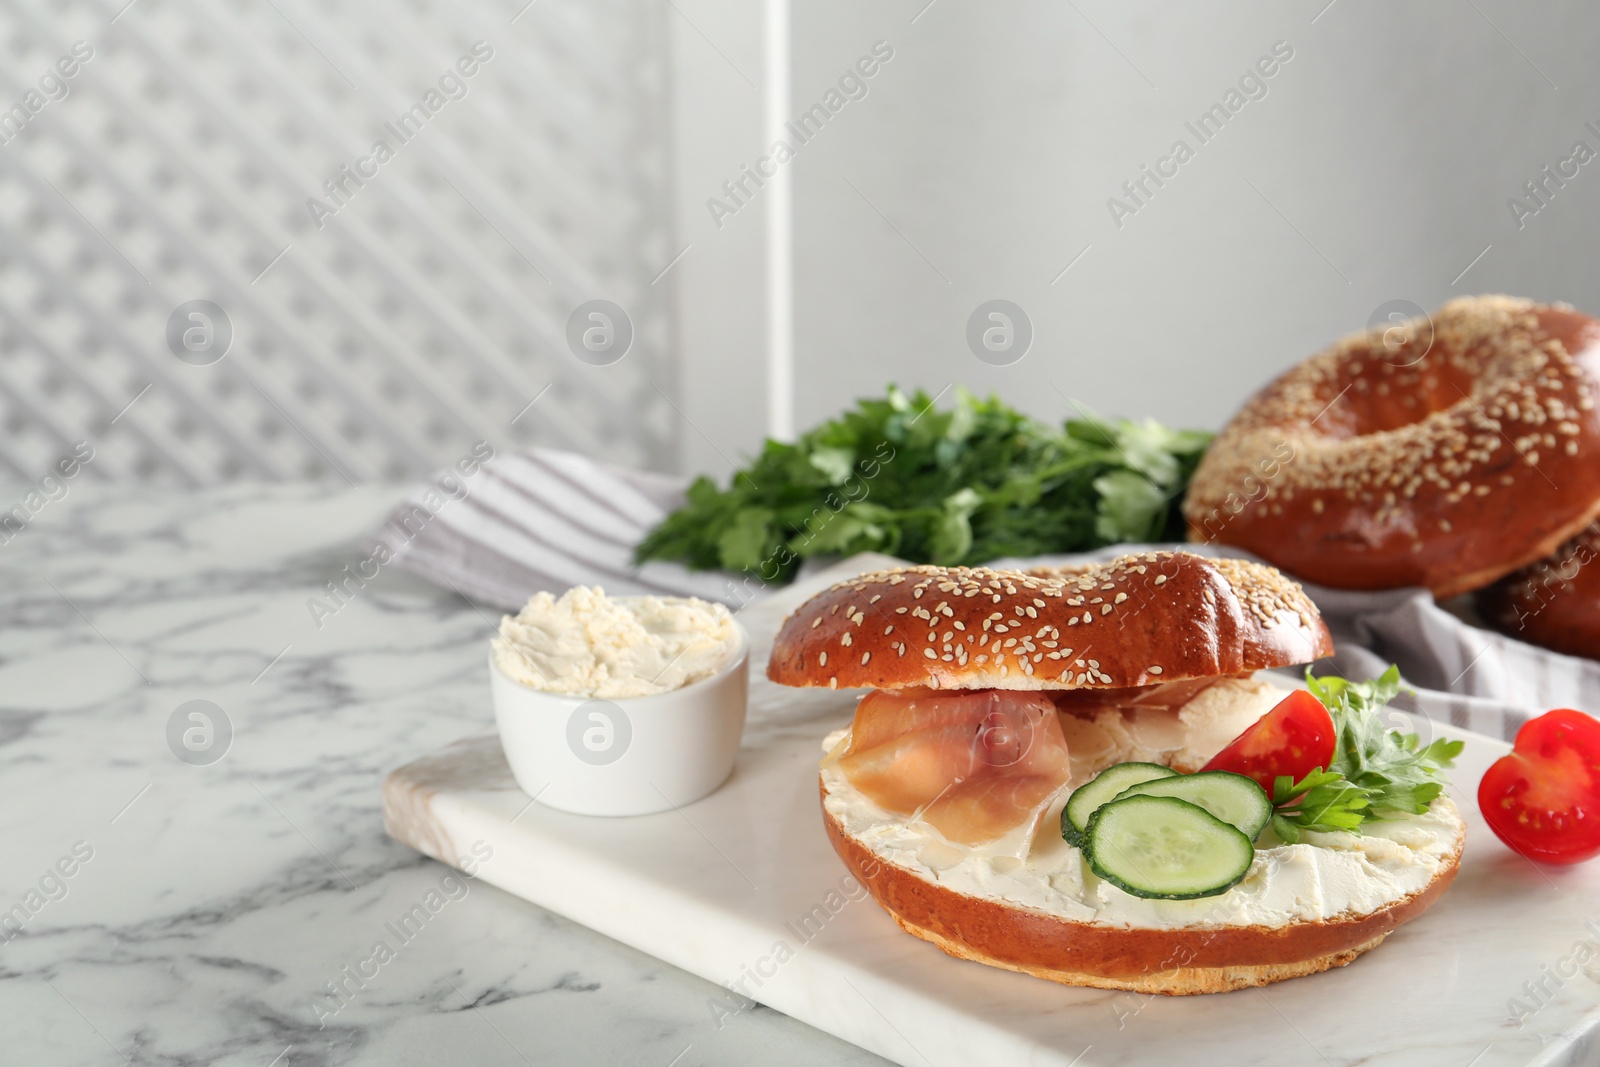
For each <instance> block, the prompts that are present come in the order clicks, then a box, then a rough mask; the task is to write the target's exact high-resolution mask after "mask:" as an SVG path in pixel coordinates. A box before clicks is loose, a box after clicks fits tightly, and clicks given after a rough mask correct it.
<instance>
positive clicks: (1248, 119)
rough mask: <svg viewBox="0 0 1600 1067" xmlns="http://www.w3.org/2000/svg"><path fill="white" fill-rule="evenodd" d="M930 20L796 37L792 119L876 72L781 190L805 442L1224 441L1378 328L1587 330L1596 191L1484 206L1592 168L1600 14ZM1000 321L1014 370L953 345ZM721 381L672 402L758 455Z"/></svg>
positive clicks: (809, 28) (1012, 15)
mask: <svg viewBox="0 0 1600 1067" xmlns="http://www.w3.org/2000/svg"><path fill="white" fill-rule="evenodd" d="M925 3H926V0H907V2H904V3H894V4H874V5H863V4H859V3H849V2H844V0H805V2H803V3H797V4H796V7H795V11H794V26H793V35H794V67H793V69H794V74H793V83H792V93H793V100H794V106H795V109H796V110H797V111H798V110H801V109H803V108H805V107H807V106H809V105H810V104H811V103H813V102H816V101H818V100H820V99H821V98H822V97H823V94H824V93H825V92H826V90H827V89H828V88H829V87H830V86H832V85H833V84H834V83H835V82H836V80H837V79H838V78H839V76H840V75H841V73H843V72H844V71H845V70H846V69H847V68H848V67H849V66H850V64H852V63H853V62H854V61H855V60H856V58H857V57H858V56H861V55H863V54H865V53H867V52H868V51H869V50H870V49H871V47H872V45H873V43H874V42H875V41H877V40H884V41H887V42H888V43H889V44H890V45H891V46H892V47H893V49H894V58H893V59H892V60H891V61H890V62H889V63H888V64H887V65H885V66H884V68H883V69H882V70H881V71H880V72H879V73H878V74H877V75H876V76H875V77H874V78H872V79H871V80H870V82H869V83H868V84H869V93H868V95H867V96H866V97H865V98H864V99H861V100H858V101H854V102H851V103H849V104H847V105H846V106H845V107H844V108H843V109H842V110H841V111H840V112H839V114H838V115H837V116H835V117H834V118H833V119H832V120H830V122H829V124H828V125H827V127H826V128H825V129H824V131H823V132H822V134H821V135H819V136H818V137H816V138H815V139H814V140H813V141H811V142H810V143H809V144H807V145H805V146H803V147H802V148H801V149H800V150H799V152H798V154H797V157H796V159H795V161H794V163H793V168H794V174H795V177H796V183H797V184H796V192H795V216H796V241H797V263H796V274H797V288H796V301H797V304H796V317H797V356H796V365H797V374H798V383H797V385H798V408H799V412H798V414H799V424H800V425H801V426H802V427H805V426H807V425H810V424H811V423H814V422H815V421H817V420H819V419H821V418H825V417H827V416H829V415H831V414H833V413H835V412H837V411H838V410H839V409H840V408H841V407H842V406H843V405H845V404H846V403H847V402H848V401H849V400H850V399H852V398H853V397H855V396H858V395H861V394H867V393H874V392H877V391H879V390H881V389H882V388H883V386H884V384H885V382H887V381H890V380H894V381H898V382H900V383H901V384H903V385H908V386H909V385H920V386H922V387H924V388H927V389H928V390H929V391H930V392H936V391H938V390H940V389H941V388H943V387H945V386H946V385H948V384H950V383H963V384H966V385H968V386H971V387H972V388H974V389H976V390H980V391H989V390H994V391H997V392H999V393H1001V394H1002V395H1003V396H1005V397H1006V398H1007V399H1009V400H1011V401H1012V402H1014V403H1017V404H1019V405H1021V406H1022V407H1024V408H1026V409H1029V410H1031V411H1033V412H1035V413H1036V414H1038V415H1041V416H1044V417H1048V418H1051V419H1059V418H1061V417H1063V416H1064V415H1066V414H1068V413H1069V411H1070V408H1069V406H1068V403H1067V401H1066V400H1065V399H1064V398H1063V395H1062V394H1063V393H1065V394H1067V395H1070V396H1072V397H1073V398H1075V399H1077V400H1079V401H1081V402H1083V403H1085V404H1086V405H1090V406H1092V407H1094V408H1097V409H1099V410H1102V411H1107V412H1113V413H1123V414H1130V415H1154V416H1156V417H1158V418H1161V419H1163V420H1167V421H1169V422H1175V423H1182V424H1188V425H1199V426H1217V425H1219V424H1220V423H1221V422H1222V421H1223V420H1225V419H1226V418H1227V416H1228V415H1229V413H1230V412H1231V411H1232V410H1233V409H1234V408H1235V407H1237V405H1238V404H1239V403H1240V402H1241V401H1242V400H1243V398H1244V397H1245V396H1246V395H1248V393H1249V392H1250V391H1251V390H1253V389H1254V388H1255V387H1257V386H1258V385H1260V384H1261V383H1262V382H1264V381H1265V380H1266V379H1267V378H1269V377H1270V376H1271V375H1273V374H1274V373H1275V372H1277V371H1279V370H1281V369H1283V368H1285V367H1287V366H1288V365H1290V364H1292V363H1294V362H1296V361H1298V360H1300V359H1302V358H1304V357H1305V356H1307V355H1309V354H1310V353H1311V352H1313V351H1315V350H1317V349H1319V348H1320V347H1322V346H1323V345H1325V344H1327V343H1328V342H1330V341H1331V340H1333V339H1334V338H1336V337H1337V336H1339V335H1341V334H1343V333H1345V332H1347V331H1350V330H1354V329H1358V328H1360V327H1362V326H1363V325H1364V324H1365V323H1366V321H1367V319H1368V317H1369V316H1370V315H1371V313H1372V312H1373V311H1374V309H1376V308H1377V307H1378V306H1379V305H1381V304H1383V303H1384V302H1385V301H1388V300H1391V299H1397V298H1398V299H1408V300H1412V301H1414V302H1416V303H1417V304H1419V305H1421V306H1422V307H1424V308H1428V309H1432V308H1434V307H1436V306H1437V305H1438V304H1439V303H1440V302H1442V301H1444V300H1445V299H1448V298H1449V297H1450V296H1452V295H1456V294H1461V293H1474V292H1486V291H1506V292H1513V293H1519V294H1526V295H1530V296H1536V297H1540V298H1546V299H1562V300H1568V301H1571V302H1573V303H1575V304H1577V305H1579V306H1580V307H1587V308H1589V309H1590V310H1596V311H1600V269H1597V264H1596V259H1595V255H1594V252H1593V249H1594V248H1595V246H1596V240H1597V238H1600V212H1597V210H1596V209H1597V206H1600V162H1597V163H1594V164H1590V165H1588V166H1585V167H1583V168H1582V169H1581V170H1580V172H1579V174H1578V176H1577V177H1576V178H1575V179H1573V180H1571V181H1570V182H1569V183H1568V185H1567V187H1566V188H1565V189H1562V190H1560V191H1559V192H1558V193H1557V195H1556V196H1555V197H1554V198H1553V199H1552V200H1551V202H1550V205H1549V206H1548V207H1547V208H1544V209H1543V210H1541V211H1540V212H1539V213H1538V214H1537V215H1536V216H1534V217H1532V218H1530V219H1527V220H1526V225H1525V227H1524V228H1523V229H1521V230H1520V231H1519V229H1518V228H1517V225H1516V224H1515V222H1514V221H1513V219H1512V216H1511V214H1510V212H1509V211H1508V209H1507V206H1506V201H1507V199H1508V198H1509V197H1511V196H1513V195H1516V194H1517V193H1518V192H1519V190H1520V187H1521V185H1522V183H1523V182H1525V181H1527V180H1529V179H1530V178H1533V177H1535V176H1537V174H1538V172H1539V169H1540V167H1541V166H1543V165H1544V164H1546V163H1550V164H1554V163H1555V162H1556V161H1557V159H1559V158H1560V157H1562V156H1565V155H1566V154H1568V152H1569V151H1570V149H1571V146H1572V144H1573V142H1574V141H1576V140H1579V139H1583V140H1585V141H1587V142H1588V144H1589V145H1590V147H1592V148H1594V149H1596V150H1597V151H1600V136H1597V135H1596V134H1595V133H1593V132H1592V131H1590V130H1587V129H1586V128H1585V126H1584V123H1585V121H1586V120H1590V119H1593V120H1594V121H1595V123H1596V126H1597V127H1600V74H1597V73H1596V70H1595V64H1594V62H1593V57H1594V56H1595V55H1596V54H1597V52H1600V48H1597V46H1600V10H1597V9H1596V8H1594V7H1593V5H1584V4H1580V3H1577V2H1575V0H1569V2H1563V3H1552V4H1542V5H1539V6H1538V7H1537V8H1534V7H1531V6H1528V5H1522V6H1517V5H1513V4H1511V3H1510V2H1509V0H1472V2H1466V0H1457V2H1443V0H1441V2H1434V3H1407V4H1405V5H1378V4H1369V3H1362V2H1359V0H1337V2H1336V3H1334V4H1333V5H1332V6H1331V7H1329V8H1327V9H1326V10H1322V9H1323V7H1324V4H1325V3H1326V0H1312V2H1309V3H1306V2H1297V3H1293V4H1283V3H1265V2H1238V0H1232V2H1227V3H1220V4H1219V3H1211V4H1206V5H1182V6H1180V5H1178V4H1174V3H1168V4H1159V5H1158V4H1154V3H1142V4H1127V3H1113V2H1111V0H1075V6H1074V5H1070V4H1066V3H1060V2H1050V3H1045V2H1037V3H1007V4H1003V5H999V4H979V3H976V2H963V0H937V2H936V3H934V4H933V5H932V6H931V7H928V8H926V10H923V7H924V4H925ZM1474 5H1475V6H1474ZM747 6H749V7H754V5H747ZM919 11H921V14H920V16H919V14H918V13H919ZM1319 11H1320V12H1321V13H1320V15H1319ZM1080 13H1081V14H1080ZM914 18H915V21H913V19H914ZM1491 20H1492V22H1491ZM1497 27H1498V29H1497ZM1502 33H1503V34H1504V36H1502ZM1277 41H1285V42H1287V43H1288V45H1289V46H1290V47H1292V48H1293V53H1294V54H1293V58H1292V59H1291V60H1290V61H1289V62H1288V63H1287V64H1285V65H1283V66H1282V68H1281V70H1279V71H1278V73H1276V74H1275V76H1273V77H1272V78H1271V79H1270V80H1268V81H1267V83H1266V84H1267V87H1268V93H1267V95H1266V96H1265V97H1264V98H1262V99H1258V100H1254V101H1250V102H1248V103H1247V104H1246V105H1245V106H1244V107H1243V108H1242V109H1241V110H1240V111H1239V113H1238V114H1237V115H1235V116H1233V117H1232V119H1231V120H1230V121H1229V123H1228V125H1227V126H1226V128H1225V129H1224V130H1223V131H1222V132H1221V133H1220V134H1219V135H1218V136H1217V137H1216V139H1215V140H1213V141H1212V142H1211V143H1208V144H1205V145H1199V144H1198V142H1197V140H1196V139H1195V138H1194V137H1193V135H1192V134H1190V133H1189V132H1188V131H1186V130H1185V128H1184V123H1185V121H1186V120H1191V119H1193V118H1194V117H1196V116H1197V115H1198V114H1199V113H1200V112H1202V111H1203V110H1204V109H1205V108H1206V107H1208V106H1209V105H1210V104H1212V103H1213V102H1216V101H1218V100H1219V99H1220V98H1221V97H1222V95H1223V93H1224V92H1225V90H1227V89H1228V88H1230V87H1232V86H1234V85H1235V84H1236V83H1237V81H1238V79H1239V78H1240V76H1241V75H1242V74H1243V73H1245V72H1246V71H1247V70H1248V69H1249V68H1250V67H1251V65H1252V64H1253V63H1254V62H1255V61H1256V60H1257V58H1258V57H1260V56H1263V55H1265V54H1267V53H1269V52H1270V50H1271V48H1272V46H1273V44H1274V42H1277ZM1513 42H1514V43H1513ZM751 48H752V51H751V52H750V56H751V58H752V59H754V58H756V57H758V55H759V53H757V52H755V51H754V43H753V42H752V44H751ZM1119 53H1120V54H1119ZM1535 65H1537V69H1536V67H1535ZM1541 72H1542V73H1541ZM1547 78H1548V79H1549V80H1548V81H1547V80H1546V79H1547ZM1552 82H1553V83H1554V85H1552V84H1551V83H1552ZM1555 86H1559V89H1557V88H1555ZM1180 137H1182V138H1184V139H1186V140H1188V141H1189V142H1190V145H1191V147H1194V148H1196V153H1195V156H1194V158H1193V159H1192V160H1191V161H1190V162H1188V163H1187V164H1185V165H1184V166H1182V167H1181V168H1180V170H1179V173H1178V175H1177V176H1176V177H1175V178H1173V179H1171V180H1170V181H1169V182H1168V184H1167V185H1166V186H1165V187H1164V188H1162V189H1160V190H1159V191H1158V192H1157V193H1156V194H1155V195H1154V196H1153V197H1152V198H1151V199H1150V201H1149V203H1148V206H1146V207H1144V208H1142V209H1140V210H1139V211H1138V212H1137V214H1136V215H1134V216H1133V217H1131V218H1127V219H1125V220H1124V225H1123V226H1122V227H1121V228H1120V229H1119V228H1118V227H1117V226H1115V225H1114V224H1113V222H1112V220H1111V216H1110V213H1109V212H1108V209H1107V205H1106V201H1107V198H1108V197H1110V196H1112V195H1115V194H1118V193H1119V186H1120V185H1121V184H1122V182H1124V181H1125V180H1128V179H1129V178H1132V177H1135V176H1137V174H1138V171H1139V168H1140V166H1141V165H1143V164H1147V163H1148V164H1154V163H1155V161H1156V160H1157V158H1158V157H1160V156H1162V155H1164V154H1165V153H1166V152H1167V151H1168V150H1169V148H1170V147H1171V145H1172V143H1173V142H1174V140H1176V139H1178V138H1180ZM852 183H853V185H854V187H855V188H852ZM857 190H859V192H858V191H857ZM869 201H870V203H869ZM880 212H881V214H880ZM737 221H738V223H739V224H740V225H745V224H747V219H746V218H745V217H742V216H741V217H740V218H739V219H738V220H737ZM752 229H753V227H752ZM897 231H898V232H897ZM1085 246H1089V251H1088V252H1087V253H1086V254H1084V256H1083V258H1082V259H1081V260H1080V261H1078V263H1077V264H1076V265H1075V266H1074V267H1073V268H1072V270H1071V271H1069V272H1068V273H1067V274H1066V275H1064V276H1062V277H1060V279H1059V280H1058V281H1055V282H1054V284H1052V279H1055V278H1056V277H1057V275H1058V274H1059V272H1060V271H1061V270H1062V268H1063V267H1065V266H1066V265H1067V264H1068V262H1069V261H1071V260H1072V259H1073V257H1075V256H1077V255H1078V253H1079V252H1080V251H1081V250H1082V249H1084V248H1085ZM1487 246H1492V247H1490V248H1489V251H1488V252H1487V254H1485V255H1483V258H1482V259H1481V260H1479V261H1478V262H1477V263H1476V265H1475V266H1473V267H1472V269H1471V270H1470V271H1468V272H1467V273H1466V275H1465V276H1464V277H1461V278H1460V279H1459V280H1457V276H1458V275H1460V274H1461V272H1462V271H1463V269H1464V268H1466V267H1467V265H1468V264H1469V263H1470V262H1472V261H1473V259H1474V257H1476V256H1478V255H1479V253H1480V252H1482V251H1483V250H1484V249H1485V247H1487ZM994 297H1003V298H1006V299H1009V300H1012V301H1014V302H1015V303H1017V304H1019V305H1020V306H1021V307H1022V308H1023V309H1024V310H1025V311H1026V312H1027V313H1028V314H1029V316H1030V317H1031V318H1032V320H1033V324H1034V327H1035V331H1036V335H1035V340H1034V343H1033V348H1032V350H1031V351H1030V352H1029V353H1028V355H1027V356H1026V357H1025V358H1024V359H1022V360H1021V361H1020V362H1019V363H1016V364H1015V365H1012V366H1008V367H991V366H987V365H985V364H983V363H981V362H979V361H978V360H977V359H976V358H975V357H974V356H973V355H972V354H971V353H970V352H969V351H968V349H967V346H966V343H965V339H964V332H965V325H966V320H967V317H968V315H969V314H970V312H971V311H972V310H973V308H974V307H975V306H976V305H977V304H978V303H979V302H981V301H984V300H987V299H990V298H994ZM685 357H686V360H687V362H688V364H689V365H691V366H692V365H694V363H695V361H696V360H697V359H700V360H711V361H712V362H717V361H722V360H727V359H729V358H730V356H729V354H728V353H718V352H700V353H697V352H695V351H693V350H688V351H686V352H685ZM729 367H730V370H734V371H736V373H733V374H732V375H731V376H730V377H729V379H728V381H729V382H730V383H732V384H731V385H730V387H729V388H727V389H726V390H722V391H720V392H719V391H718V390H717V385H718V380H719V377H718V375H716V374H702V376H701V384H700V385H698V386H697V387H696V388H697V389H698V390H701V391H700V392H699V393H698V394H697V395H698V399H697V403H698V404H699V406H700V407H701V408H702V409H703V410H708V411H710V410H719V409H721V410H727V411H729V412H742V414H741V415H740V416H739V417H738V418H737V419H735V422H736V423H737V426H736V431H737V432H736V433H730V435H729V436H728V437H725V438H724V439H723V440H722V441H721V445H722V447H723V449H724V450H725V451H730V452H731V451H734V450H737V449H749V448H752V447H754V446H755V444H756V439H757V430H756V429H755V427H754V426H753V425H752V422H753V420H752V419H751V418H749V417H748V415H749V413H750V411H751V409H753V408H758V407H759V397H757V396H747V394H746V392H745V390H746V389H747V388H748V382H747V378H748V375H747V374H745V373H744V371H743V370H742V369H737V368H734V367H733V365H732V364H729ZM686 457H687V459H688V461H689V463H690V464H691V466H694V465H695V464H696V461H697V460H704V459H705V457H704V456H703V455H701V456H696V455H695V454H694V448H693V445H692V443H690V445H689V447H687V448H686ZM718 462H719V463H720V460H719V461H718ZM699 467H700V469H707V470H711V469H718V468H717V467H716V466H715V465H708V464H707V463H704V462H701V463H699ZM722 469H725V465H723V466H722Z"/></svg>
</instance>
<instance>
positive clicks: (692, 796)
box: [489, 586, 749, 815]
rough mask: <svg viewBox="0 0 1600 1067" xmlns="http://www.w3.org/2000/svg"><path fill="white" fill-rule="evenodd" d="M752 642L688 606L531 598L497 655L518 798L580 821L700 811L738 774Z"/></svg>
mask: <svg viewBox="0 0 1600 1067" xmlns="http://www.w3.org/2000/svg"><path fill="white" fill-rule="evenodd" d="M748 652H749V639H748V638H747V637H746V635H745V633H744V629H743V627H741V626H740V625H739V624H738V622H737V621H735V620H734V618H733V616H732V614H730V613H729V611H728V610H727V608H725V607H723V606H722V605H720V604H712V603H709V602H707V601H704V600H699V599H697V598H694V597H660V596H638V597H609V596H607V595H606V594H605V592H604V591H603V590H601V589H600V588H598V587H586V586H579V587H577V588H574V589H569V590H568V591H567V592H565V593H563V594H562V595H561V596H559V597H555V596H552V595H551V594H549V593H538V594H536V595H534V596H533V597H532V598H531V599H530V600H529V601H528V603H527V605H526V606H525V607H524V608H523V609H522V611H520V612H518V613H517V614H516V615H508V616H506V617H505V618H503V619H502V620H501V622H500V634H499V636H498V637H496V638H495V639H494V641H493V642H492V646H491V649H490V653H489V676H490V689H491V692H492V694H493V697H494V708H495V721H496V723H497V725H498V726H499V728H500V742H501V746H502V747H503V748H504V750H505V754H506V761H507V762H508V763H509V764H510V765H511V770H512V773H513V774H514V775H515V776H516V779H517V784H518V785H520V786H521V787H522V789H523V791H524V792H526V793H527V794H528V795H529V796H531V797H533V798H535V799H536V800H538V801H539V802H540V803H541V804H545V805H547V806H549V807H554V808H560V809H562V810H564V811H571V812H576V813H579V814H584V815H643V814H647V813H650V812H655V811H664V810H666V809H668V808H672V807H678V806H681V805H683V804H688V803H691V802H693V801H695V800H698V799H700V798H701V797H703V796H705V795H706V794H708V793H710V792H712V791H713V790H715V789H716V788H717V787H718V786H719V785H721V784H722V783H723V781H725V780H726V779H727V777H728V775H729V774H730V773H731V772H732V770H733V764H734V760H735V757H736V756H737V755H738V751H739V741H740V736H741V734H742V733H743V730H744V718H745V706H746V698H747V694H748V689H749V681H748V672H747V664H748Z"/></svg>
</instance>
